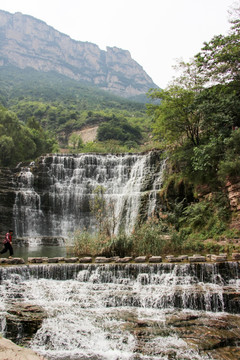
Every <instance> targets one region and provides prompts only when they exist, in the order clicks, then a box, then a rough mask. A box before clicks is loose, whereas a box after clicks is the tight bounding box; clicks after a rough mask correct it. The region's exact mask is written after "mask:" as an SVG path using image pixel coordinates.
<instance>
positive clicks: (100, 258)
mask: <svg viewBox="0 0 240 360" xmlns="http://www.w3.org/2000/svg"><path fill="white" fill-rule="evenodd" d="M111 261H112V258H107V257H104V256H98V257H96V258H95V262H96V263H98V264H99V263H109V262H111Z"/></svg>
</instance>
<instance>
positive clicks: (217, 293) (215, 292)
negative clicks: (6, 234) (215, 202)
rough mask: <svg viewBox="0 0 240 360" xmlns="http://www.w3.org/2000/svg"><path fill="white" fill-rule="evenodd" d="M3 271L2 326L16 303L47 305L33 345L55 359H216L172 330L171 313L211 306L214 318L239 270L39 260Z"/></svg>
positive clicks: (207, 309)
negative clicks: (96, 264) (33, 263)
mask: <svg viewBox="0 0 240 360" xmlns="http://www.w3.org/2000/svg"><path fill="white" fill-rule="evenodd" d="M226 270H227V271H229V277H228V276H227V274H225V273H226ZM0 275H1V277H0V278H1V283H0V298H1V302H0V319H1V320H2V324H1V326H2V333H3V334H4V331H5V325H6V321H5V316H6V311H7V310H8V308H9V306H12V305H13V304H14V303H15V302H16V303H19V302H20V301H21V302H23V303H25V304H32V305H38V306H41V307H42V308H43V309H44V310H45V312H46V314H47V317H46V319H45V320H44V321H43V323H42V326H41V328H40V329H39V330H38V331H37V333H36V334H35V336H34V337H33V338H32V340H31V347H32V348H33V349H34V350H36V351H37V352H38V353H40V354H42V355H44V356H46V357H47V359H50V360H60V359H62V360H83V359H84V360H85V359H91V360H137V359H145V360H156V359H158V360H161V359H162V360H167V359H177V360H183V359H185V360H187V359H188V360H193V359H195V360H200V359H210V358H211V357H210V356H207V355H203V354H201V353H199V352H198V349H196V346H195V348H194V346H191V345H190V344H189V342H188V341H186V340H185V339H182V338H181V337H179V335H177V334H176V333H175V332H174V331H173V330H171V327H170V326H169V325H168V324H167V319H169V317H171V316H173V317H177V316H179V314H180V313H185V314H188V315H189V314H190V315H196V314H200V313H204V312H208V317H209V319H210V318H211V317H217V316H218V314H221V317H222V316H223V315H222V314H223V311H224V306H225V305H226V304H224V303H223V293H224V289H225V288H226V287H229V286H230V285H231V287H232V289H234V290H236V283H237V282H238V277H239V275H238V265H237V266H236V264H234V263H233V264H231V265H229V266H228V268H227V267H226V268H225V269H217V268H216V267H214V265H213V264H201V265H200V267H199V266H197V265H196V266H192V265H189V264H186V265H174V264H162V265H158V266H148V265H125V266H117V265H98V266H95V265H88V266H87V265H43V266H41V265H36V266H31V267H27V266H23V267H19V268H16V269H14V268H11V267H10V268H8V269H2V270H1V274H0ZM219 311H220V312H219ZM144 324H147V325H146V327H144V328H142V326H143V325H144ZM144 326H145V325H144ZM171 354H175V355H174V356H173V355H171ZM170 355H171V356H173V357H171V356H170ZM169 356H170V357H169Z"/></svg>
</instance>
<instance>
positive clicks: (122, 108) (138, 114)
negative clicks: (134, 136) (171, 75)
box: [0, 66, 150, 151]
mask: <svg viewBox="0 0 240 360" xmlns="http://www.w3.org/2000/svg"><path fill="white" fill-rule="evenodd" d="M0 104H1V105H2V106H4V107H5V108H6V109H8V110H11V111H12V112H14V113H15V114H16V115H17V117H18V119H19V120H20V121H21V122H23V123H24V124H26V123H27V121H28V120H29V119H30V118H32V117H33V118H34V120H35V121H37V122H38V123H39V125H40V126H41V127H42V128H43V129H44V130H45V131H50V132H51V133H52V135H55V136H57V138H58V139H59V140H60V141H61V143H64V142H65V144H63V146H64V147H66V146H67V144H68V138H69V136H70V135H71V134H72V133H74V132H75V131H78V130H80V129H82V128H83V127H84V126H85V127H86V126H92V125H99V124H100V123H106V122H109V121H110V120H112V119H113V118H117V119H119V122H122V120H123V119H124V121H127V122H129V124H130V126H133V127H135V126H137V127H138V128H139V130H140V132H141V135H140V136H139V140H140V139H141V140H142V142H144V141H146V138H147V136H148V133H149V132H150V118H149V116H148V115H147V114H146V107H145V104H144V103H141V102H137V101H131V100H127V99H125V98H121V97H118V96H116V95H113V94H111V93H109V92H106V91H103V90H100V89H98V88H96V87H93V86H89V85H88V84H86V83H82V82H78V81H76V80H72V79H69V78H67V77H65V76H63V75H59V74H57V73H54V72H48V73H45V72H38V71H36V70H33V69H30V68H28V69H24V70H21V69H18V68H16V67H12V66H8V67H1V68H0ZM129 137H131V134H130V135H129V136H128V138H129ZM113 140H116V136H115V137H113ZM130 144H133V143H131V141H129V145H130ZM134 144H138V145H139V141H137V142H136V143H134ZM116 145H118V142H117V143H116ZM111 148H112V145H111ZM87 150H88V151H91V148H90V149H89V148H88V149H87ZM94 150H96V149H94ZM125 150H127V148H126V149H125ZM99 151H101V149H99Z"/></svg>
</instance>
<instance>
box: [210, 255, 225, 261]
mask: <svg viewBox="0 0 240 360" xmlns="http://www.w3.org/2000/svg"><path fill="white" fill-rule="evenodd" d="M211 260H212V261H216V262H221V261H227V255H225V254H224V255H223V254H222V255H212V256H211Z"/></svg>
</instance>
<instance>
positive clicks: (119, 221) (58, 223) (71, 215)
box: [14, 151, 164, 238]
mask: <svg viewBox="0 0 240 360" xmlns="http://www.w3.org/2000/svg"><path fill="white" fill-rule="evenodd" d="M163 165H164V161H163V160H161V154H160V153H159V152H156V151H152V152H149V153H147V154H119V155H112V154H107V155H97V154H79V155H49V156H44V157H41V158H40V160H39V161H38V162H36V164H33V165H32V166H31V167H26V168H21V171H20V172H19V173H18V174H17V179H16V200H15V204H14V224H15V229H14V230H15V233H16V236H17V237H28V238H41V237H59V238H62V237H67V236H68V235H69V233H72V232H74V231H75V230H77V229H85V228H86V229H89V230H91V231H94V230H95V229H96V219H95V216H94V214H93V213H92V211H91V208H90V203H91V201H92V199H94V197H95V196H96V189H97V188H99V187H101V188H102V189H103V198H104V201H105V205H106V209H108V210H107V211H108V212H107V217H108V218H109V220H110V221H112V232H113V233H115V234H117V233H119V232H120V231H124V232H125V233H127V234H129V233H131V231H132V230H133V228H134V226H135V224H136V222H137V220H138V216H139V213H140V212H141V215H143V214H144V215H143V216H145V217H147V216H150V215H151V214H153V213H154V211H155V210H156V207H157V192H158V191H159V188H160V187H161V183H162V175H163V170H164V166H163Z"/></svg>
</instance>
